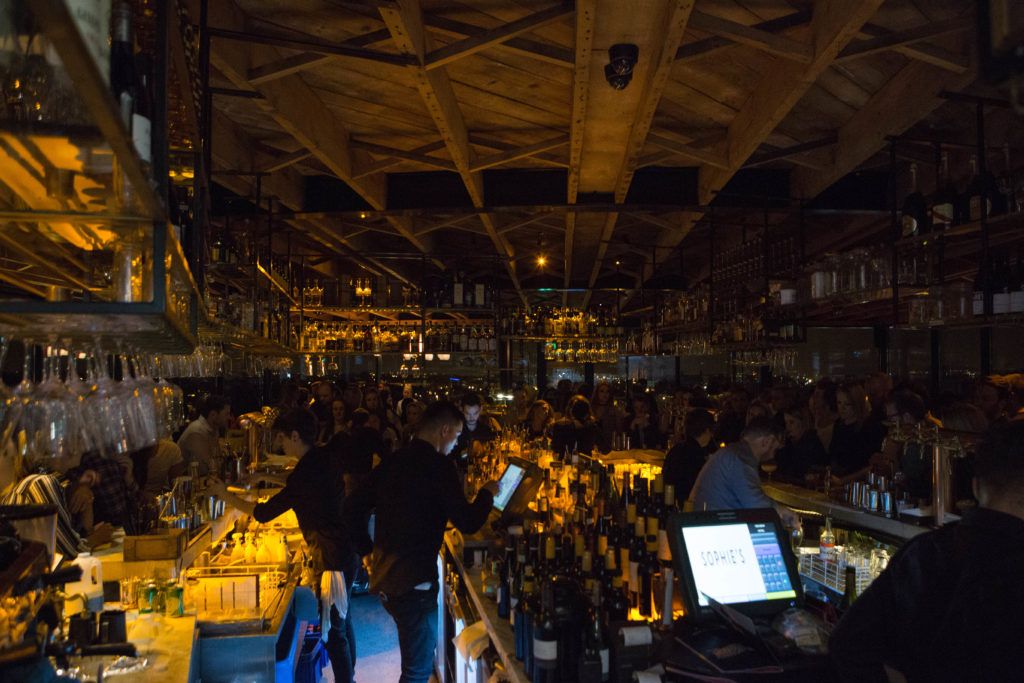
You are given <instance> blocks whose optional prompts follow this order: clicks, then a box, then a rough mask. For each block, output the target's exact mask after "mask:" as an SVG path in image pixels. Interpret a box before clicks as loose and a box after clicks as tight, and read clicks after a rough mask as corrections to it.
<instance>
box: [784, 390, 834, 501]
mask: <svg viewBox="0 0 1024 683" xmlns="http://www.w3.org/2000/svg"><path fill="white" fill-rule="evenodd" d="M783 421H784V424H785V428H786V444H785V445H784V446H783V447H782V448H780V449H779V450H778V452H777V453H776V455H775V459H776V460H777V461H778V463H779V474H781V475H784V476H787V477H791V478H793V479H797V480H799V481H800V482H801V483H802V482H803V479H804V475H806V474H807V473H808V472H809V471H811V470H812V469H815V468H817V469H819V471H820V470H821V469H823V468H824V467H825V466H826V465H828V463H829V461H828V453H827V452H826V451H825V447H824V446H822V445H821V441H819V440H818V435H817V434H816V433H815V431H814V429H813V428H812V427H811V422H812V418H811V414H810V412H808V410H807V408H805V407H803V406H790V407H789V408H788V409H786V411H785V412H784V413H783Z"/></svg>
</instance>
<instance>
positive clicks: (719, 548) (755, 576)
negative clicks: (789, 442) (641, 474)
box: [669, 509, 803, 620]
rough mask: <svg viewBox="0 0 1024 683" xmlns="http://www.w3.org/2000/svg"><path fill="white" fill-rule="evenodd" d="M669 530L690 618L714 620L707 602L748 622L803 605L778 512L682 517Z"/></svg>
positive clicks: (677, 516) (674, 518)
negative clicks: (726, 607)
mask: <svg viewBox="0 0 1024 683" xmlns="http://www.w3.org/2000/svg"><path fill="white" fill-rule="evenodd" d="M669 524H670V528H669V532H670V533H669V545H670V547H671V548H672V559H673V561H674V564H675V567H676V571H677V572H678V575H679V580H680V585H681V587H682V591H683V603H684V605H685V607H686V612H687V614H688V615H693V616H694V617H695V618H697V619H698V620H699V619H700V618H702V617H706V616H708V615H709V614H711V605H710V602H709V600H708V596H710V597H711V598H713V599H714V600H715V601H716V602H720V603H722V604H725V605H729V606H730V607H732V608H733V609H735V610H737V611H739V612H741V613H743V614H746V615H748V616H773V615H775V614H777V613H779V612H782V611H784V610H785V609H787V608H789V607H792V606H794V605H797V604H798V603H799V602H800V601H801V600H802V597H803V596H802V592H801V585H800V576H799V574H798V573H797V568H796V561H795V558H794V557H793V553H792V551H791V550H790V547H789V535H788V534H787V533H785V531H784V530H783V528H782V524H781V522H780V521H779V517H778V514H776V512H775V511H774V510H772V509H763V510H720V511H716V512H689V513H678V514H675V515H672V517H670V518H669Z"/></svg>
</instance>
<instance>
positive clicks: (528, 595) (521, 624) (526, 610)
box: [513, 564, 535, 664]
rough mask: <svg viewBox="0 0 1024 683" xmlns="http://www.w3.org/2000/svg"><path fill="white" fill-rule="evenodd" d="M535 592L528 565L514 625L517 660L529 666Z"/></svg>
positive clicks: (530, 569) (531, 572)
mask: <svg viewBox="0 0 1024 683" xmlns="http://www.w3.org/2000/svg"><path fill="white" fill-rule="evenodd" d="M534 591H535V583H534V579H533V567H532V566H531V565H529V564H527V565H526V566H525V567H524V568H523V585H522V589H521V592H520V598H519V602H518V604H517V605H516V609H515V616H514V623H513V631H514V632H515V639H516V659H518V660H519V661H521V662H524V663H527V664H529V663H530V658H529V653H530V650H531V649H532V648H531V645H530V642H531V640H530V639H531V638H532V637H533V635H532V632H531V627H532V622H533V613H532V603H533V599H534Z"/></svg>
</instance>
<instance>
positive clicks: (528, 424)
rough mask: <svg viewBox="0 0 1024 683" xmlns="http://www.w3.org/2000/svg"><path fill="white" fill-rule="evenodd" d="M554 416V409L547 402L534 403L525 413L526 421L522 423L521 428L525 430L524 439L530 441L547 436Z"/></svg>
mask: <svg viewBox="0 0 1024 683" xmlns="http://www.w3.org/2000/svg"><path fill="white" fill-rule="evenodd" d="M554 414H555V409H554V408H552V407H551V404H549V403H548V402H547V401H544V400H539V401H534V402H533V405H532V406H530V409H529V410H528V411H527V413H526V419H525V420H523V422H522V427H523V429H525V430H526V438H527V439H531V440H532V439H540V438H543V437H545V436H547V434H548V429H549V428H550V427H551V422H552V417H554Z"/></svg>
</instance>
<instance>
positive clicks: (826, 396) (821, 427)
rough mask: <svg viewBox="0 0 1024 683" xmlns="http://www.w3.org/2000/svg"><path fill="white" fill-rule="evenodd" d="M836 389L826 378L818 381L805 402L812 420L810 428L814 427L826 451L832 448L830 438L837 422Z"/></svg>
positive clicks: (834, 384)
mask: <svg viewBox="0 0 1024 683" xmlns="http://www.w3.org/2000/svg"><path fill="white" fill-rule="evenodd" d="M836 389H837V386H836V383H835V382H833V381H832V380H831V379H829V378H828V377H824V378H822V379H819V380H818V382H817V384H815V385H814V391H812V392H811V398H810V400H809V401H808V402H807V408H808V410H809V411H810V413H811V418H812V419H813V420H814V422H813V424H812V425H811V426H812V427H814V431H815V433H817V435H818V440H819V441H821V445H822V446H824V447H825V450H826V451H828V450H829V449H831V447H832V437H833V435H834V434H835V428H836V422H837V421H838V420H839V404H838V401H837V399H836Z"/></svg>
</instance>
